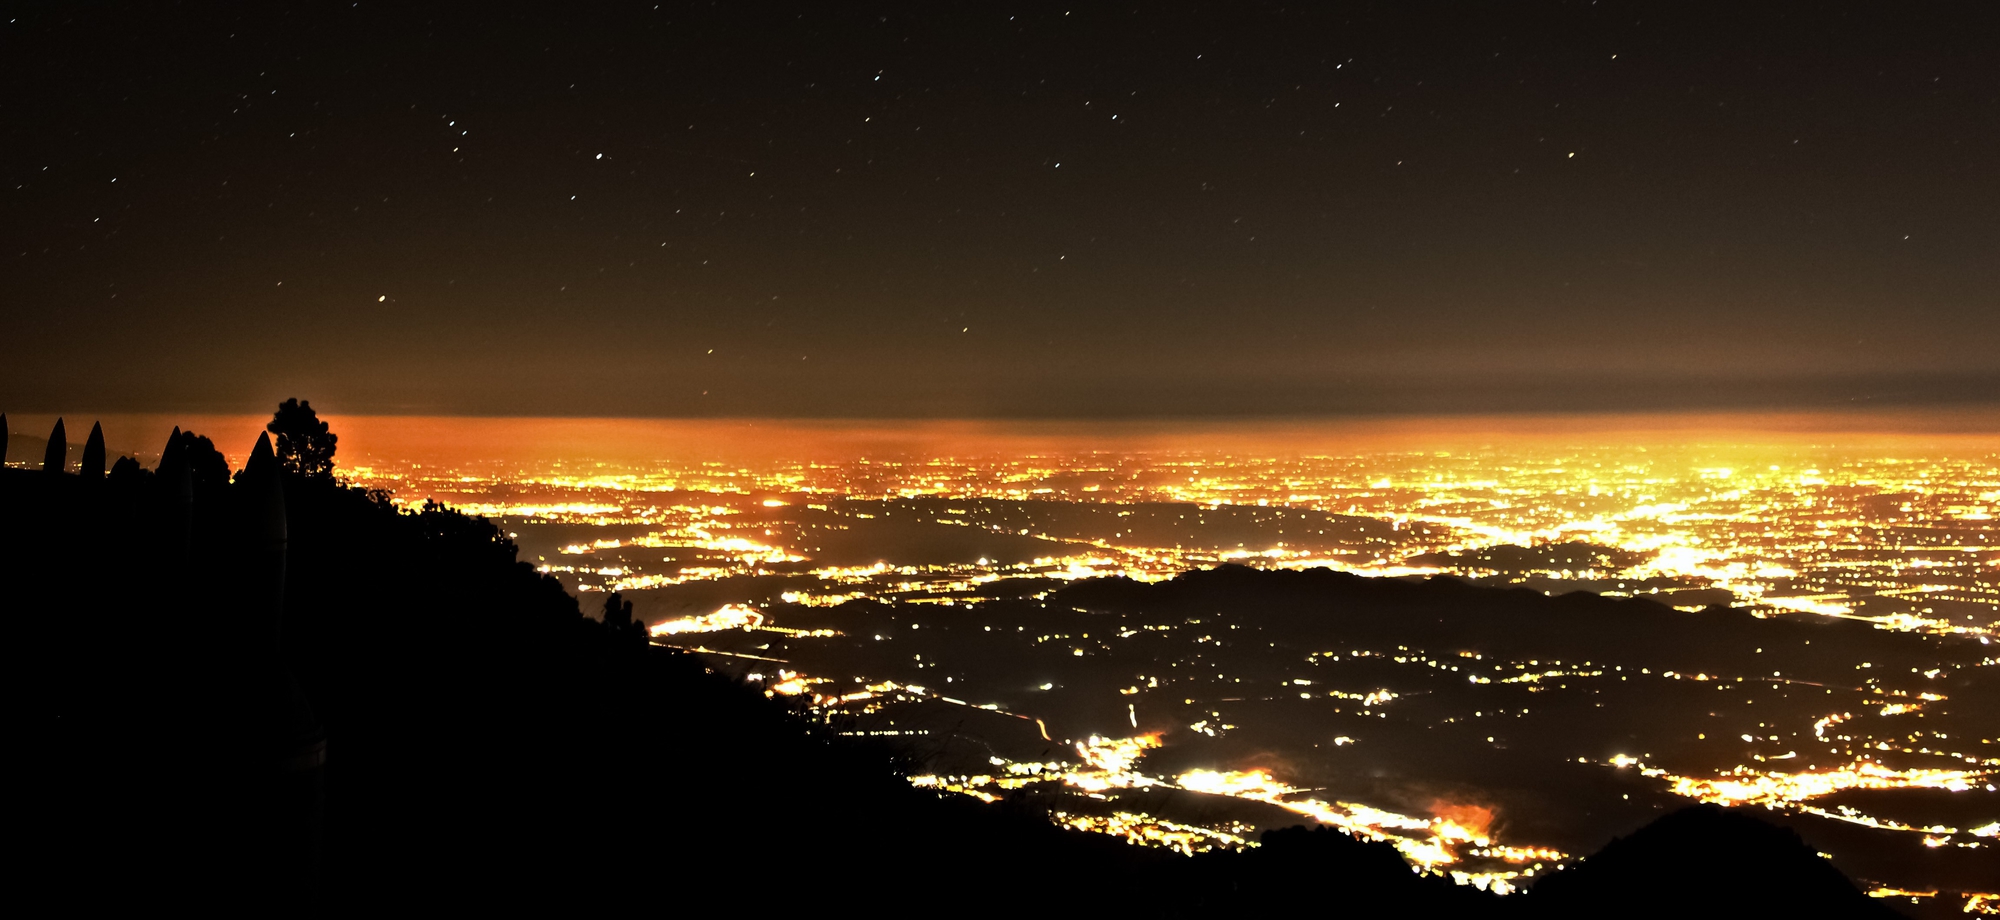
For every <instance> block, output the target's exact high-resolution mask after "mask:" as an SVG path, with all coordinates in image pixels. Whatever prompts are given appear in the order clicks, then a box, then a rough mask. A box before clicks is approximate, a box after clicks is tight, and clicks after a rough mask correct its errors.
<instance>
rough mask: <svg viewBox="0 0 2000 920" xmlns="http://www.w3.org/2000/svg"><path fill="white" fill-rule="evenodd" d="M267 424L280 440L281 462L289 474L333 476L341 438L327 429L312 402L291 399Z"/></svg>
mask: <svg viewBox="0 0 2000 920" xmlns="http://www.w3.org/2000/svg"><path fill="white" fill-rule="evenodd" d="M264 427H265V428H266V429H267V430H269V431H270V432H271V434H272V435H275V436H276V437H277V439H278V444H277V448H278V465H279V466H280V467H282V468H283V469H284V471H285V472H286V473H289V474H291V475H293V476H297V477H300V478H303V479H316V480H323V481H325V480H331V479H333V451H334V443H335V442H337V441H339V440H340V437H339V436H338V435H335V434H334V433H333V432H331V431H329V430H327V425H326V423H325V422H322V421H320V420H319V413H317V412H314V411H313V407H312V402H311V401H308V400H299V399H287V400H285V401H284V402H282V403H279V404H278V411H277V412H276V413H274V414H273V415H272V416H271V424H269V425H266V426H264Z"/></svg>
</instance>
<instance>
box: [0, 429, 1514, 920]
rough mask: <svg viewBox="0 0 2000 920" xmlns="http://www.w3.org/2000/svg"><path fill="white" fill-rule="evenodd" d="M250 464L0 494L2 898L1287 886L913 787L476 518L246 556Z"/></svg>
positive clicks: (733, 898) (382, 529)
mask: <svg viewBox="0 0 2000 920" xmlns="http://www.w3.org/2000/svg"><path fill="white" fill-rule="evenodd" d="M173 453H174V451H173V450H170V451H169V454H170V455H172V454H173ZM256 465H257V462H256V461H253V464H252V467H253V469H252V470H247V471H245V472H243V473H242V474H239V475H237V476H235V477H234V479H233V481H232V480H231V479H230V478H229V477H227V476H226V471H218V470H217V469H215V468H214V466H213V464H210V463H207V462H206V460H203V461H201V462H190V463H180V464H176V463H174V462H171V461H170V462H168V463H166V464H163V467H166V468H165V469H163V471H161V472H159V473H152V472H148V471H140V470H136V469H135V468H129V467H126V468H121V472H120V473H119V474H115V475H113V476H111V477H110V478H108V479H100V480H84V479H80V478H77V477H73V476H64V475H59V474H44V473H28V472H25V471H21V470H7V471H5V474H4V475H0V533H3V534H4V545H0V559H4V560H5V570H4V575H5V585H6V589H5V590H6V597H7V605H8V608H9V611H10V613H11V615H10V616H9V617H8V621H9V622H10V624H11V625H12V626H13V628H14V629H15V635H14V637H13V641H11V642H10V643H9V645H8V647H9V651H10V653H11V654H10V656H9V658H10V665H11V667H10V671H11V672H12V676H13V677H14V678H15V681H14V693H13V694H12V698H13V706H12V707H10V708H12V709H13V712H12V713H11V714H12V715H13V716H14V720H13V721H14V724H15V725H16V726H17V727H18V728H19V729H21V734H20V736H19V741H20V742H21V744H20V748H19V749H20V750H21V751H23V752H24V753H25V755H26V756H25V757H24V758H23V760H24V761H25V762H26V765H27V767H28V773H29V779H28V781H27V782H26V784H25V788H28V789H31V790H33V795H32V796H31V797H30V801H29V802H28V803H27V807H25V808H24V809H22V810H21V814H20V815H19V818H20V820H19V822H18V824H17V834H18V835H19V839H21V840H24V841H33V842H34V845H33V846H31V847H28V848H27V852H28V853H29V864H28V866H27V867H25V868H26V871H24V872H22V873H20V874H19V877H20V878H23V879H26V880H29V881H30V882H31V883H32V884H33V885H34V886H35V887H37V888H40V889H44V890H45V891H46V892H47V893H58V892H60V893H62V894H64V895H65V896H66V897H67V898H68V899H69V900H70V901H71V902H72V903H85V904H87V903H92V902H123V901H128V900H134V899H139V900H149V901H161V902H178V901H184V900H198V901H201V902H211V903H212V902H224V903H226V902H229V901H239V902H242V903H244V904H249V905H271V904H280V903H301V904H320V905H329V904H330V905H334V906H342V907H350V908H351V907H359V906H364V905H367V904H371V903H379V900H380V899H383V898H392V897H393V898H395V899H397V900H399V901H403V900H407V899H416V900H418V901H419V902H424V901H434V902H439V903H444V902H452V903H458V904H466V903H474V904H477V903H491V904H510V905H513V904H520V903H524V902H525V903H533V902H537V901H554V902H562V903H570V902H576V901H591V900H597V899H609V900H617V901H627V900H633V899H639V898H649V899H655V900H660V901H665V902H670V903H671V902H675V901H678V900H682V899H687V898H699V899H700V901H701V902H703V903H713V902H723V903H728V902H736V903H740V904H743V905H746V906H756V907H772V906H781V905H784V904H788V903H810V902H823V903H834V902H838V901H841V900H847V899H855V898H866V899H881V898H899V899H902V898H917V899H920V900H919V902H918V903H922V904H924V905H926V906H925V908H924V909H926V910H936V911H943V912H960V911H965V910H976V911H978V912H982V913H983V912H990V911H994V910H999V909H1033V908H1036V907H1042V908H1048V909H1058V908H1060V907H1061V906H1062V905H1065V904H1074V903H1075V900H1076V899H1078V898H1099V897H1105V898H1117V899H1120V900H1124V901H1127V902H1128V903H1129V902H1130V901H1132V900H1133V899H1138V900H1141V901H1147V902H1151V904H1152V907H1153V909H1154V910H1155V911H1156V912H1161V913H1169V914H1174V913H1183V912H1193V911H1198V910H1208V909H1211V908H1214V907H1218V906H1221V905H1224V904H1230V903H1239V902H1241V901H1243V900H1245V899H1248V900H1251V901H1265V902H1270V903H1272V904H1273V905H1274V906H1279V905H1282V904H1283V903H1286V901H1285V898H1286V897H1288V896H1290V895H1293V894H1307V893H1311V892H1309V891H1308V889H1305V888H1294V889H1287V890H1276V889H1269V887H1268V886H1267V885H1265V884H1264V882H1263V881H1262V877H1261V876H1258V875H1257V874H1256V873H1255V866H1256V865H1257V864H1255V863H1245V862H1240V861H1238V862H1225V863H1223V864H1204V865H1205V866H1207V867H1208V868H1207V869H1206V871H1204V872H1203V873H1202V874H1201V877H1200V878H1198V879H1197V878H1196V877H1194V876H1193V875H1191V874H1190V872H1189V870H1190V868H1191V867H1190V864H1189V863H1188V861H1187V860H1185V859H1182V858H1180V857H1177V856H1173V855H1171V854H1167V853H1162V852H1159V851H1151V850H1142V849H1139V848H1135V847H1131V846H1127V845H1125V844H1124V843H1122V842H1119V841H1116V840H1113V839H1111V838H1106V837H1100V836H1095V835H1085V834H1080V833H1076V832H1071V831H1064V830H1059V829H1057V828H1056V827H1054V826H1052V825H1050V824H1049V823H1047V822H1046V821H1044V820H1041V819H1039V817H1038V816H1036V815H1034V814H1032V813H1027V812H1025V811H1020V810H1010V809H1008V808H1005V807H993V806H986V805H981V804H979V803H975V802H972V801H970V800H966V799H962V798H958V797H951V798H940V797H938V796H937V795H935V794H933V793H929V792H925V791H922V790H918V789H915V788H913V787H911V786H910V785H909V784H908V783H906V782H904V781H902V780H901V779H900V777H899V775H898V773H897V766H898V764H897V763H896V761H895V759H894V757H893V756H892V755H891V754H890V753H888V752H887V751H885V750H883V749H879V748H876V747H873V746H870V745H867V744H863V743H860V742H856V741H852V740H849V739H846V738H843V737H841V736H839V735H837V734H835V733H833V732H831V731H829V730H827V729H826V728H825V727H824V726H819V725H815V724H813V723H812V722H811V721H810V720H808V719H806V718H803V717H801V716H800V715H799V714H798V713H795V712H792V711H788V710H787V709H786V708H785V707H784V705H783V704H782V703H780V702H775V701H772V700H769V699H767V698H765V696H764V695H763V693H762V692H761V691H759V690H756V689H753V688H750V687H746V686H744V685H742V684H739V683H736V682H734V681H731V680H728V679H726V678H723V677H719V676H716V675H714V674H711V673H709V672H708V671H707V670H706V669H704V668H703V667H702V666H701V665H700V664H699V663H697V662H696V661H694V660H693V659H691V658H688V657H685V656H682V655H679V654H677V653H674V652H670V651H667V650H663V649H657V648H652V647H650V646H648V645H646V644H645V642H644V640H643V637H642V636H641V635H639V634H638V633H637V631H636V630H615V629H608V628H606V627H604V626H603V625H602V624H601V623H599V622H598V621H596V620H593V619H589V618H586V617H584V616H582V615H581V614H580V612H579V610H578V608H577V603H576V601H575V600H574V599H573V598H571V597H569V596H568V595H566V594H564V593H563V591H562V590H561V589H560V588H559V587H558V586H557V584H556V583H555V582H554V581H553V580H551V579H548V578H546V577H544V576H542V575H540V574H539V573H537V572H535V571H533V570H532V569H531V568H530V567H529V566H527V565H526V564H524V563H521V562H518V561H516V560H515V558H514V548H513V546H512V545H511V544H510V543H509V542H508V541H507V540H506V539H505V538H504V535H502V534H500V533H499V532H498V531H497V530H496V529H494V528H493V527H492V526H491V525H489V524H487V523H486V522H484V521H481V520H475V519H471V518H467V517H465V516H463V515H459V514H457V513H454V512H451V511H448V510H445V509H441V508H435V507H433V508H427V509H425V510H423V511H421V512H419V513H408V512H402V511H399V510H397V509H396V508H394V507H393V506H392V505H390V504H388V503H387V502H386V501H384V500H383V498H382V497H381V496H379V495H369V494H366V493H363V492H359V491H355V490H349V489H342V488H337V487H334V486H332V485H331V484H315V483H311V482H306V481H299V480H288V481H285V482H284V484H283V488H282V495H281V502H280V504H281V507H282V514H283V518H284V521H283V523H284V525H285V526H284V529H283V532H282V533H283V536H284V538H285V540H284V544H285V545H284V546H283V552H282V554H280V555H279V556H277V557H274V556H273V554H272V552H271V546H272V543H273V540H272V536H271V527H270V520H271V518H270V516H271V514H272V510H273V509H272V507H271V499H272V498H273V495H272V490H271V489H270V488H268V486H269V485H270V483H268V482H264V483H260V481H259V479H258V471H257V470H256V469H255V467H256ZM280 563H282V569H279V570H276V571H274V568H273V567H274V565H278V564H280ZM280 574H281V575H282V581H281V582H280V581H279V580H278V579H279V576H280ZM279 584H282V586H283V587H282V605H280V604H279V599H278V595H277V594H276V593H275V592H276V591H277V590H279V589H278V588H277V585H279ZM266 589H268V590H266ZM1283 850H1284V847H1283V845H1282V844H1281V845H1280V846H1278V847H1276V848H1274V852H1280V851H1283ZM1312 852H1314V853H1319V854H1327V853H1329V852H1331V853H1332V854H1333V858H1332V859H1331V862H1330V864H1329V866H1328V867H1327V871H1328V872H1331V873H1333V875H1334V876H1335V877H1338V878H1339V879H1340V880H1341V882H1342V887H1349V886H1352V887H1354V888H1356V889H1357V895H1358V896H1360V897H1361V899H1362V900H1361V903H1363V904H1372V903H1378V902H1379V903H1380V904H1381V905H1382V906H1384V907H1386V906H1388V905H1390V904H1394V905H1398V906H1409V905H1431V906H1434V907H1439V908H1443V909H1447V910H1448V912H1451V913H1466V912H1472V913H1478V912H1482V910H1481V909H1482V908H1483V907H1486V906H1489V901H1490V899H1488V898H1485V897H1483V896H1480V895H1478V894H1477V893H1474V892H1468V891H1465V890H1463V889H1458V888H1454V887H1453V886H1450V885H1448V884H1444V883H1442V882H1440V881H1438V880H1435V879H1420V878H1418V877H1416V876H1414V875H1412V874H1410V873H1409V872H1408V870H1407V869H1406V868H1405V867H1404V866H1402V864H1401V863H1400V861H1399V860H1397V859H1396V858H1395V856H1394V854H1393V852H1390V851H1388V850H1387V848H1386V847H1382V846H1379V845H1364V844H1360V843H1358V842H1355V841H1352V840H1348V839H1346V838H1342V839H1341V841H1339V842H1338V844H1337V846H1336V847H1335V849H1334V850H1333V851H1329V850H1328V849H1327V848H1326V847H1325V846H1320V847H1318V848H1316V849H1314V850H1313V851H1312ZM1265 858H1267V859H1268V857H1265ZM1246 867H1247V868H1246ZM1244 871H1249V872H1251V874H1250V875H1244V874H1243V872H1244ZM1252 881H1255V882H1256V884H1254V885H1251V886H1248V887H1251V888H1252V889H1253V890H1248V891H1246V890H1244V889H1245V888H1246V883H1249V882H1252ZM1301 881H1303V880H1301ZM1461 904H1462V905H1463V909H1461V908H1460V907H1459V906H1458V905H1461Z"/></svg>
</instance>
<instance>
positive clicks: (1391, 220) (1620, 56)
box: [0, 0, 2000, 416]
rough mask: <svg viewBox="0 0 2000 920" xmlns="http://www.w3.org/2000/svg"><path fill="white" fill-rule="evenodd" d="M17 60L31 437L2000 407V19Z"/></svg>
mask: <svg viewBox="0 0 2000 920" xmlns="http://www.w3.org/2000/svg"><path fill="white" fill-rule="evenodd" d="M218 10H222V11H221V12H218ZM0 17H4V19H0V75H4V76H0V138H4V147H3V148H0V150H4V154H0V179H4V184H0V196H4V197H0V259H4V262H0V265H4V270H0V348H4V353H5V355H6V358H5V360H4V361H0V410H9V411H16V412H25V411H48V412H54V411H63V412H70V413H81V412H86V411H104V412H112V411H152V410H182V411H194V410H200V411H239V410H240V411H259V410H268V407H269V406H270V405H272V404H274V403H275V402H276V401H277V400H279V399H282V398H284V397H286V396H294V395H296V396H303V397H306V398H309V399H312V400H313V401H314V402H315V404H317V405H321V406H325V407H329V408H331V409H333V410H335V411H339V412H345V413H361V412H388V413H397V412H407V413H472V414H573V415H664V416H675V415H735V414H748V415H797V416H898V415H916V416H926V415H940V416H956V415H991V416H1121V415H1215V414H1246V415H1248V414H1295V413H1306V414H1310V413H1353V412H1438V411H1550V410H1625V409H1696V408H1771V407H1777V408H1819V407H1829V408H1830V407H1839V408H1853V407H1857V406H1887V405H1905V406H1940V405H1948V404H1962V403H1965V402H1967V401H1974V402H1981V401H1983V402H1985V403H1987V404H1990V403H1992V402H1994V401H2000V54H1996V52H1995V50H1994V49H1995V48H1996V47H2000V5H1996V4H1992V3H1984V2H1981V3H1956V4H1924V3H1880V4H1870V5H1863V4H1841V3H1825V4H1732V5H1727V6H1725V5H1707V4H1689V3H1644V4H1633V3H1614V2H1608V0H1607V2H1601V3H1592V2H1589V0H1581V2H1568V3H1453V4H1435V5H1432V4H1408V3H1375V4H1368V3H1348V4H1340V3H1325V4H1304V5H1301V6H1297V7H1293V8H1290V9H1283V8H1278V7H1259V6H1256V5H1253V4H1247V3H1226V4H1201V3H1171V4H1153V3H1146V4H1137V5H1134V4H1122V5H1103V4H1093V5H1084V4H1077V5H1075V6H1073V7H1071V8H1070V9H1068V10H1065V9H1064V8H1063V7H1062V6H1059V5H1057V6H1031V5H1025V4H973V3H967V4H947V3H934V2H933V3H910V4H902V5H896V4H889V5H884V4H859V3H810V4H796V5H794V4H780V3H751V2H734V0H731V2H722V3H715V4H708V3H703V4H681V3H661V4H657V5H656V4H653V3H594V4H583V3H565V4H557V3H547V4H540V5H522V4H509V3H501V2H482V3H467V4H463V5H451V6H446V5H429V4H419V3H403V2H394V3H392V2H361V3H359V4H352V3H346V2H342V3H303V4H298V3H277V2H271V3H260V4H241V5H238V6H237V7H235V8H234V9H231V8H229V7H227V6H225V5H218V4H189V5H180V4H168V3H134V4H83V3H34V4H25V3H23V4H11V5H9V7H8V9H7V11H6V12H4V13H0Z"/></svg>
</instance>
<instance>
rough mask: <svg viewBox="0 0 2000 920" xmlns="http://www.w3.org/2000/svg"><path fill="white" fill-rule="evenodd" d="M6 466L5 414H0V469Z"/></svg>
mask: <svg viewBox="0 0 2000 920" xmlns="http://www.w3.org/2000/svg"><path fill="white" fill-rule="evenodd" d="M6 465H7V413H5V412H0V467H4V466H6Z"/></svg>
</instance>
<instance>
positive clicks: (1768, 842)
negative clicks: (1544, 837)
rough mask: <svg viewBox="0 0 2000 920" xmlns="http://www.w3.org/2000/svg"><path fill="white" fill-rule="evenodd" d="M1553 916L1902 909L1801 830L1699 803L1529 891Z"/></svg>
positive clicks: (1818, 914)
mask: <svg viewBox="0 0 2000 920" xmlns="http://www.w3.org/2000/svg"><path fill="white" fill-rule="evenodd" d="M1525 901H1526V906H1528V907H1529V908H1531V910H1532V912H1533V913H1534V914H1535V915H1537V916H1549V917H1607V916H1621V917H1629V916H1647V917H1700V916H1740V917H1813V918H1825V917H1867V918H1886V917H1895V916H1898V915H1897V913H1896V912H1895V911H1893V910H1890V909H1888V908H1887V907H1885V906H1883V905H1882V904H1881V903H1880V902H1877V901H1875V900H1873V899H1871V898H1869V897H1868V896H1866V895H1864V894H1862V893H1861V891H1860V890H1859V889H1857V888H1855V887H1854V885H1853V884H1852V883H1850V882H1849V881H1848V880H1847V877H1846V876H1844V875H1842V874H1841V873H1840V870H1838V869H1835V868H1834V867H1833V865H1832V864H1831V863H1828V862H1827V861H1826V860H1825V859H1822V858H1821V857H1820V856H1819V854H1817V853H1815V852H1813V850H1812V848H1810V847H1808V846H1806V845H1805V843H1804V842H1803V841H1801V840H1800V839H1799V835H1798V834H1797V833H1796V832H1794V831H1791V830H1788V829H1786V828H1782V827H1778V826H1777V825H1774V824H1770V823H1768V822H1765V821H1761V820H1758V819H1757V818H1755V817H1753V816H1751V815H1749V814H1745V813H1743V812H1739V811H1726V810H1724V809H1721V808H1717V807H1716V806H1713V805H1698V806H1695V807H1692V808H1684V809H1682V810H1680V811H1677V812H1674V813H1672V814H1669V815H1666V816H1664V817H1662V818H1660V819H1659V820H1656V821H1654V822H1653V823H1651V824H1648V825H1646V826H1645V827H1643V828H1640V829H1639V830H1638V831H1636V832H1634V833H1633V834H1632V835H1630V836H1627V837H1620V838H1617V839H1615V840H1613V841H1611V843H1610V844H1608V845H1606V846H1605V847H1604V849H1603V850H1601V851H1599V852H1598V853H1597V854H1596V855H1593V856H1591V857H1589V858H1587V859H1585V860H1583V861H1582V862H1581V863H1580V864H1577V865H1574V866H1571V867H1569V868H1568V869H1565V870H1564V871H1561V872H1556V873H1554V874H1552V875H1549V876H1547V877H1545V878H1543V879H1542V880H1540V881H1538V882H1536V883H1535V885H1534V886H1533V887H1532V888H1531V889H1530V890H1529V892H1528V894H1527V895H1526V896H1525Z"/></svg>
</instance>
